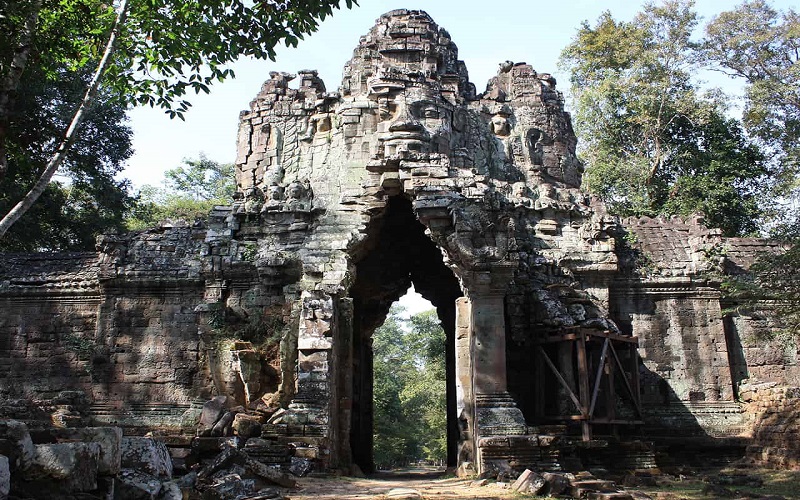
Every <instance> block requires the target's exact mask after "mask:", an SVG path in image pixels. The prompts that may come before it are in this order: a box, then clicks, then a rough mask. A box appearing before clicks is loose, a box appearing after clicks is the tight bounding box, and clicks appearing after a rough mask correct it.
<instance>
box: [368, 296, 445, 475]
mask: <svg viewBox="0 0 800 500" xmlns="http://www.w3.org/2000/svg"><path fill="white" fill-rule="evenodd" d="M444 347H445V334H444V330H442V328H441V326H440V325H439V320H438V318H437V317H436V313H435V311H428V312H423V313H420V314H417V315H414V316H412V317H411V318H408V319H406V318H405V317H404V316H403V311H402V309H400V308H398V307H393V308H392V310H391V311H390V313H389V316H388V317H387V318H386V321H385V322H384V324H383V325H382V326H381V327H379V328H378V329H377V330H376V331H375V333H374V334H373V356H374V389H373V394H374V398H375V413H374V414H375V427H374V433H375V450H374V451H375V464H376V465H377V466H378V467H392V466H398V465H406V464H408V463H411V462H416V461H418V460H428V461H432V462H441V461H443V460H445V458H446V456H447V437H446V427H447V415H446V413H445V406H446V402H445V359H444Z"/></svg>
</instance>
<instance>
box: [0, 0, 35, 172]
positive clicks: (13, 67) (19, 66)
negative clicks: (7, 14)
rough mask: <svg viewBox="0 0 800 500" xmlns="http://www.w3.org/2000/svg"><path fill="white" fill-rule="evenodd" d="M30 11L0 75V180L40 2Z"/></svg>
mask: <svg viewBox="0 0 800 500" xmlns="http://www.w3.org/2000/svg"><path fill="white" fill-rule="evenodd" d="M30 8H31V11H30V12H29V13H28V17H26V18H25V25H24V26H23V28H22V33H20V35H19V40H17V46H16V47H15V49H14V54H13V56H12V57H11V63H10V64H9V67H8V71H7V72H6V74H4V75H0V78H2V81H0V179H2V178H3V177H5V175H6V172H7V171H8V152H7V150H6V137H8V125H9V120H10V115H11V107H12V106H13V105H14V99H13V95H14V93H16V91H17V88H18V87H19V81H20V79H21V78H22V73H23V72H24V71H25V66H27V64H28V56H29V55H30V53H31V47H32V45H33V35H34V33H36V24H37V22H38V20H39V11H41V10H42V0H33V2H32V3H31V7H30Z"/></svg>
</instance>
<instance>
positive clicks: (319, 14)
mask: <svg viewBox="0 0 800 500" xmlns="http://www.w3.org/2000/svg"><path fill="white" fill-rule="evenodd" d="M340 3H341V0H297V1H292V2H272V1H267V2H256V3H253V2H249V1H243V0H233V1H227V2H219V1H199V0H169V1H167V0H121V1H120V2H119V3H118V4H116V3H107V2H101V1H99V0H9V1H8V2H6V3H5V5H4V7H3V10H2V11H1V12H0V28H2V32H3V33H4V36H3V38H2V40H1V41H0V176H3V175H4V174H5V172H6V171H7V169H8V164H7V152H6V149H7V144H6V138H7V137H8V136H9V127H10V121H9V114H10V109H11V106H12V105H13V102H14V100H15V99H16V95H17V93H18V90H19V86H20V81H21V78H22V77H23V75H24V74H25V73H26V72H27V71H30V67H31V66H35V67H36V68H37V69H38V70H40V71H41V72H42V74H43V75H44V76H45V77H46V78H48V80H50V81H52V80H53V79H55V78H57V75H58V71H60V70H65V71H90V72H91V73H93V76H92V78H91V79H90V80H89V81H88V82H87V84H86V86H85V89H84V90H85V92H84V93H83V94H82V97H81V98H79V99H77V100H76V101H75V102H74V103H73V106H74V111H73V113H74V114H73V117H72V120H71V121H70V122H68V123H69V124H68V126H67V127H66V129H65V131H63V133H62V138H61V140H60V141H56V142H55V143H54V144H52V145H50V148H49V150H48V152H49V153H50V154H51V156H50V160H49V161H48V162H47V165H46V167H45V168H44V169H43V171H42V172H41V175H40V177H39V179H38V181H37V182H36V183H35V184H33V185H32V186H30V190H29V191H28V193H27V194H26V195H25V197H24V198H23V199H22V200H21V201H20V202H19V203H17V204H16V205H14V206H13V208H11V210H10V211H9V212H8V213H7V214H6V216H5V217H3V219H2V220H0V237H2V236H3V235H4V234H5V232H6V231H7V230H8V228H9V227H11V225H12V224H14V222H16V220H18V219H19V218H20V217H21V216H22V215H23V214H24V213H25V212H26V211H27V210H28V209H29V208H30V207H31V206H32V205H33V203H34V202H35V201H36V199H38V197H39V196H41V194H42V193H43V192H44V191H45V190H46V189H47V185H48V184H49V182H50V180H51V179H52V177H53V175H54V174H55V173H56V171H57V170H58V168H59V167H60V166H61V163H62V162H63V161H64V158H65V157H66V155H67V153H68V152H69V150H70V148H71V147H72V144H73V143H74V141H75V140H76V137H77V134H78V132H79V130H80V126H81V124H82V121H83V120H84V116H85V115H86V113H87V111H88V110H89V109H91V106H92V102H93V101H94V100H95V97H96V95H97V93H98V90H99V89H100V87H101V83H102V88H103V89H105V91H106V92H108V94H109V95H111V96H114V98H116V99H118V100H119V101H120V102H121V103H123V104H124V105H129V104H139V105H143V104H144V105H150V106H159V107H162V108H164V109H165V110H166V112H167V113H169V114H170V116H172V117H179V118H183V114H184V113H185V112H186V110H187V109H188V107H189V106H190V103H189V101H188V100H187V99H186V97H185V96H186V95H187V93H188V92H189V91H190V90H191V91H194V92H195V93H199V92H206V93H207V92H209V87H210V85H211V84H212V83H213V82H215V81H222V80H225V79H226V78H229V77H232V76H234V75H233V72H232V71H231V70H230V68H227V67H226V65H227V64H228V63H230V62H232V61H234V60H236V59H237V58H238V57H240V56H249V57H254V58H257V59H266V58H270V59H272V58H274V56H275V49H274V48H275V46H276V45H277V44H279V43H281V42H283V43H285V44H286V45H287V46H294V45H296V44H297V43H298V41H299V40H300V39H301V38H302V37H303V36H304V35H305V34H308V33H311V32H313V31H315V30H316V29H317V26H318V23H319V21H320V20H323V19H325V17H327V16H328V15H330V14H331V13H332V12H333V9H334V8H338V7H339V5H340ZM344 3H345V4H346V5H347V7H348V8H349V7H351V6H352V5H353V4H354V3H355V2H354V1H353V0H344ZM31 62H33V64H31Z"/></svg>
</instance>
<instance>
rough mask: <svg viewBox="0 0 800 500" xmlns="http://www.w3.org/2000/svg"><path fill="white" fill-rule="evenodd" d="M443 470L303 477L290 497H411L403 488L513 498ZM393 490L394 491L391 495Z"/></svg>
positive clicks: (485, 499) (484, 499) (430, 495)
mask: <svg viewBox="0 0 800 500" xmlns="http://www.w3.org/2000/svg"><path fill="white" fill-rule="evenodd" d="M444 474H445V473H444V471H443V470H442V469H435V468H418V469H402V470H396V471H392V472H383V473H378V474H375V475H372V476H370V477H369V478H353V477H330V476H326V477H304V478H302V479H300V480H298V483H297V484H298V488H297V489H296V490H293V491H290V492H289V497H290V498H291V499H292V500H310V499H314V500H362V499H376V498H378V499H380V498H386V499H391V498H398V499H399V498H412V497H411V496H403V495H401V493H402V491H400V490H414V491H417V492H419V493H420V494H421V495H422V496H423V497H424V498H426V499H434V498H435V499H445V500H447V499H468V498H469V499H476V500H477V499H481V500H494V499H501V498H514V495H513V494H512V492H511V490H508V489H501V488H499V487H497V486H484V487H479V488H476V487H470V483H472V480H471V479H459V478H455V477H452V476H445V475H444ZM392 490H395V491H392ZM390 492H391V493H394V494H393V495H389V494H390ZM409 493H411V492H409ZM417 498H418V497H417Z"/></svg>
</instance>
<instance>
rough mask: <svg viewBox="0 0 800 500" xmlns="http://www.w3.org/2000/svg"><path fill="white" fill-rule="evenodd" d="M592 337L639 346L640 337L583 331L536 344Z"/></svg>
mask: <svg viewBox="0 0 800 500" xmlns="http://www.w3.org/2000/svg"><path fill="white" fill-rule="evenodd" d="M587 335H588V336H589V337H592V338H591V339H590V340H592V339H594V338H597V339H611V340H615V341H619V342H625V343H628V344H636V345H638V344H639V337H628V336H627V335H620V334H618V333H612V332H605V331H599V330H591V329H588V328H587V329H583V330H582V331H580V332H570V333H560V334H558V335H548V336H547V337H544V338H542V339H538V340H535V341H534V343H536V344H552V343H554V342H565V341H568V340H578V339H579V338H581V337H586V336H587Z"/></svg>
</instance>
